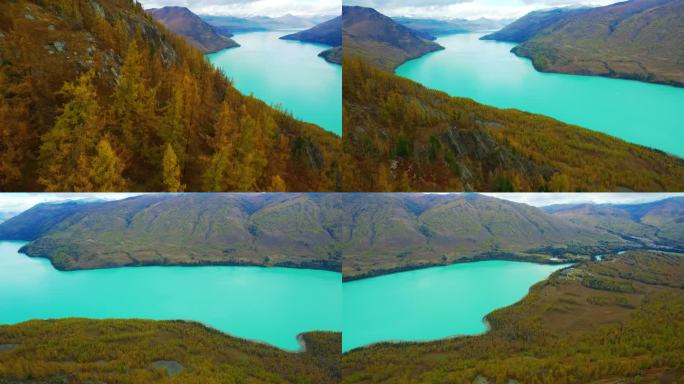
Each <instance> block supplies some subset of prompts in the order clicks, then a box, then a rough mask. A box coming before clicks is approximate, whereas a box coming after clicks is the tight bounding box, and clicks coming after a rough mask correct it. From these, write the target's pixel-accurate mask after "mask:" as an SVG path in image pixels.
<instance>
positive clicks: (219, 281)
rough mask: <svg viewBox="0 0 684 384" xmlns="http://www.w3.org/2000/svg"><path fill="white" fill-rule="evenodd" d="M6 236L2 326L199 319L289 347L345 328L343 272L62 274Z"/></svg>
mask: <svg viewBox="0 0 684 384" xmlns="http://www.w3.org/2000/svg"><path fill="white" fill-rule="evenodd" d="M23 244H25V243H24V242H17V241H0V323H2V324H14V323H19V322H22V321H25V320H29V319H47V318H64V317H88V318H144V319H155V320H174V319H181V320H194V321H199V322H202V323H204V324H207V325H209V326H211V327H214V328H217V329H219V330H221V331H224V332H226V333H229V334H231V335H234V336H238V337H242V338H246V339H251V340H258V341H262V342H265V343H268V344H272V345H274V346H277V347H280V348H282V349H286V350H293V351H294V350H298V349H299V348H300V346H299V344H298V342H297V340H296V336H297V334H299V333H301V332H306V331H313V330H330V331H339V330H341V328H342V325H341V319H342V313H341V302H342V301H341V300H342V288H341V285H342V284H341V275H340V274H339V273H335V272H327V271H317V270H308V269H291V268H258V267H132V268H117V269H99V270H90V271H72V272H60V271H58V270H56V269H54V268H53V267H52V265H51V264H50V262H49V261H48V260H46V259H39V258H30V257H28V256H26V255H23V254H20V253H18V250H19V248H20V247H21V246H22V245H23Z"/></svg>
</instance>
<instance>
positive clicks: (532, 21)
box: [481, 7, 590, 43]
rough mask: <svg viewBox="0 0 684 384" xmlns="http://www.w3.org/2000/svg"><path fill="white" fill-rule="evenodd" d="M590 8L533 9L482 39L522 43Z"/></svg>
mask: <svg viewBox="0 0 684 384" xmlns="http://www.w3.org/2000/svg"><path fill="white" fill-rule="evenodd" d="M589 9H590V8H586V7H583V8H577V7H571V8H568V7H566V8H554V9H548V10H541V11H533V12H530V13H528V14H527V15H525V16H523V17H521V18H519V19H518V20H516V21H514V22H512V23H510V24H508V25H506V26H505V27H503V28H501V29H500V30H498V31H496V32H493V33H490V34H488V35H485V36H482V38H481V39H482V40H498V41H510V42H514V43H522V42H523V41H527V40H528V39H530V38H532V37H534V36H535V35H536V34H538V33H540V32H541V31H543V30H544V29H546V28H548V27H550V26H551V25H553V24H555V23H557V22H560V21H563V20H567V19H569V18H570V17H573V16H574V15H578V14H581V13H584V12H586V11H588V10H589Z"/></svg>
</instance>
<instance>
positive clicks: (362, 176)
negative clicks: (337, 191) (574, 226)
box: [342, 51, 684, 192]
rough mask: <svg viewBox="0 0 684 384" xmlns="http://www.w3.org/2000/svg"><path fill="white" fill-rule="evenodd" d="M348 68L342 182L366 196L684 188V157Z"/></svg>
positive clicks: (349, 61) (351, 64)
mask: <svg viewBox="0 0 684 384" xmlns="http://www.w3.org/2000/svg"><path fill="white" fill-rule="evenodd" d="M346 55H347V53H346V51H345V61H344V65H343V69H344V74H343V83H342V88H343V94H344V98H343V136H342V137H343V148H344V152H345V156H347V157H348V158H351V159H350V160H345V164H354V166H352V167H346V168H345V169H344V179H343V183H344V186H345V189H347V190H365V191H410V190H413V191H445V190H451V191H461V190H466V191H473V190H475V191H556V192H560V191H679V190H682V189H684V160H683V159H681V158H678V157H674V156H670V155H667V154H665V153H663V152H661V151H657V150H653V149H649V148H646V147H643V146H640V145H635V144H630V143H627V142H624V141H622V140H620V139H617V138H614V137H611V136H608V135H605V134H602V133H599V132H594V131H591V130H588V129H584V128H580V127H577V126H572V125H568V124H564V123H562V122H560V121H557V120H554V119H551V118H548V117H545V116H541V115H535V114H531V113H525V112H520V111H516V110H502V109H497V108H493V107H489V106H485V105H482V104H478V103H476V102H474V101H472V100H470V99H465V98H458V97H449V96H448V95H447V94H445V93H442V92H438V91H433V90H430V89H427V88H425V87H423V86H421V85H420V84H418V83H415V82H413V81H411V80H408V79H404V78H401V77H398V76H395V75H393V74H391V73H389V72H387V71H382V70H379V69H377V68H375V67H373V66H371V65H370V64H368V63H366V62H364V61H362V60H359V59H355V58H346Z"/></svg>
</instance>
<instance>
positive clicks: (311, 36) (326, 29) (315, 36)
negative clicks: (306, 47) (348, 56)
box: [281, 16, 342, 64]
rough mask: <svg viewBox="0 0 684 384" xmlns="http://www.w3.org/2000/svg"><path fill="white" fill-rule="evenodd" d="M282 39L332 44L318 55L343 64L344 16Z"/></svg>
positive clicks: (334, 62)
mask: <svg viewBox="0 0 684 384" xmlns="http://www.w3.org/2000/svg"><path fill="white" fill-rule="evenodd" d="M281 39H283V40H299V41H306V42H309V43H318V44H326V45H330V46H332V47H333V48H331V49H327V50H325V51H323V52H321V53H320V54H319V55H318V56H319V57H322V58H323V59H325V60H326V61H328V62H329V63H333V64H342V54H341V51H339V50H340V49H341V48H340V47H341V46H342V16H338V17H336V18H334V19H330V20H328V21H325V22H323V23H321V24H318V25H316V26H314V27H312V28H310V29H307V30H305V31H300V32H296V33H292V34H289V35H285V36H282V37H281ZM337 51H339V52H337Z"/></svg>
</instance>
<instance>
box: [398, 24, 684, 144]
mask: <svg viewBox="0 0 684 384" xmlns="http://www.w3.org/2000/svg"><path fill="white" fill-rule="evenodd" d="M481 36H482V34H481V33H463V34H452V35H445V36H441V37H439V38H438V39H437V40H436V41H437V42H438V43H439V44H441V45H442V46H444V47H445V48H446V49H444V50H441V51H437V52H433V53H430V54H427V55H425V56H423V57H421V58H418V59H415V60H411V61H408V62H406V63H405V64H403V65H401V66H400V67H399V68H397V70H396V71H395V72H396V74H397V75H399V76H403V77H406V78H408V79H411V80H413V81H416V82H418V83H421V84H423V85H425V86H426V87H429V88H432V89H437V90H440V91H444V92H446V93H448V94H450V95H452V96H461V97H468V98H472V99H473V100H475V101H477V102H480V103H483V104H487V105H491V106H494V107H498V108H515V109H520V110H523V111H527V112H532V113H538V114H543V115H547V116H550V117H553V118H555V119H558V120H560V121H563V122H566V123H569V124H575V125H579V126H581V127H584V128H588V129H591V130H595V131H599V132H603V133H606V134H609V135H611V136H615V137H619V138H621V139H623V140H626V141H628V142H631V143H635V144H641V145H644V146H647V147H651V148H655V149H659V150H662V151H665V152H668V153H671V154H674V155H677V156H679V157H684V130H683V129H682V128H683V126H682V123H681V119H679V112H678V111H679V109H680V108H681V105H682V103H684V88H677V87H671V86H666V85H658V84H650V83H644V82H639V81H634V80H623V79H611V78H605V77H599V76H578V75H566V74H554V73H542V72H538V71H537V70H536V69H534V67H533V66H532V64H531V62H530V60H528V59H526V58H520V57H517V56H516V55H515V54H513V53H511V52H510V50H511V48H513V47H514V46H515V44H512V43H504V42H497V41H491V40H480V39H479V38H480V37H481ZM646 127H648V129H646Z"/></svg>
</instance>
